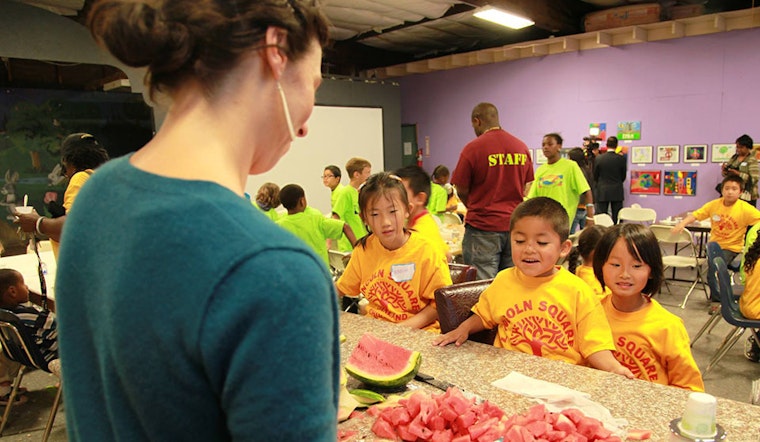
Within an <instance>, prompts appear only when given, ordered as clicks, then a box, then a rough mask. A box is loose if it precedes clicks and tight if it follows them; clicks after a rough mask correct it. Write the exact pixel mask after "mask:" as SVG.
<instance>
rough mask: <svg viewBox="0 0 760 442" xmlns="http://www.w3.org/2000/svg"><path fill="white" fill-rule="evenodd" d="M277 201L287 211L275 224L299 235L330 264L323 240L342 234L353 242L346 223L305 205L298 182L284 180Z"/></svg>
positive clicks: (336, 237)
mask: <svg viewBox="0 0 760 442" xmlns="http://www.w3.org/2000/svg"><path fill="white" fill-rule="evenodd" d="M279 198H280V202H281V203H282V206H283V207H285V208H286V209H288V214H287V215H285V216H282V217H280V219H278V220H277V225H279V226H280V227H282V228H284V229H285V230H287V231H289V232H290V233H292V234H294V235H295V236H297V237H299V238H301V239H302V240H303V241H304V242H305V243H306V244H308V245H310V246H311V248H312V249H314V251H315V252H316V253H317V255H319V257H320V258H322V260H323V261H324V262H325V265H327V266H328V268H329V266H330V258H329V256H328V253H327V240H328V239H334V240H336V241H337V240H338V239H340V237H341V236H342V235H343V234H345V235H346V238H348V240H349V241H351V244H356V237H355V236H354V232H353V231H352V230H351V226H349V225H348V224H347V223H345V222H343V221H341V220H339V219H333V218H327V217H325V216H324V215H322V214H321V213H320V212H319V210H317V209H315V208H313V207H309V206H307V205H306V194H305V192H304V191H303V188H302V187H301V186H299V185H298V184H288V185H287V186H285V187H283V188H282V190H280V196H279Z"/></svg>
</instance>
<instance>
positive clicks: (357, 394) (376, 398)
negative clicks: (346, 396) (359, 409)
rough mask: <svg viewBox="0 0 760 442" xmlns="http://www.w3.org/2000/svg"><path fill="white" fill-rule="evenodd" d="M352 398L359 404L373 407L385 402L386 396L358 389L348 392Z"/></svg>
mask: <svg viewBox="0 0 760 442" xmlns="http://www.w3.org/2000/svg"><path fill="white" fill-rule="evenodd" d="M348 392H349V393H350V394H351V396H353V397H354V399H356V400H357V401H358V402H359V403H361V404H364V405H372V404H376V403H378V402H382V401H384V400H385V396H383V395H382V394H380V393H375V392H374V391H371V390H363V389H361V388H356V389H353V390H349V391H348Z"/></svg>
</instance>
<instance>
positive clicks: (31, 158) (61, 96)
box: [0, 88, 153, 249]
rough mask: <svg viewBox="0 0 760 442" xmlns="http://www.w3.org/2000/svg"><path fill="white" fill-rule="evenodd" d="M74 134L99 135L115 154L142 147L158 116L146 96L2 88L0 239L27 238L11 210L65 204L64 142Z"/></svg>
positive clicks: (7, 244)
mask: <svg viewBox="0 0 760 442" xmlns="http://www.w3.org/2000/svg"><path fill="white" fill-rule="evenodd" d="M74 132H87V133H90V134H93V135H94V136H95V137H96V138H97V139H98V140H99V141H100V142H101V144H103V146H104V147H105V148H106V149H107V150H108V153H109V155H110V156H111V157H112V158H114V157H117V156H121V155H124V154H126V153H129V152H132V151H135V150H137V149H138V148H139V147H140V146H142V145H144V144H145V143H147V142H148V141H149V140H150V138H151V137H152V135H153V114H152V110H151V108H150V107H149V106H148V105H146V104H145V102H144V101H143V98H142V95H141V94H132V93H106V92H82V91H63V90H41V89H14V88H6V89H3V90H2V91H0V165H2V166H0V174H1V176H2V177H3V178H4V181H3V186H2V195H0V218H2V221H0V242H2V245H3V248H5V249H9V248H12V247H13V246H14V243H15V244H16V245H17V243H19V242H21V241H22V238H21V237H20V236H19V234H18V233H17V231H16V226H14V225H13V219H14V217H13V215H12V214H11V208H13V207H14V206H18V205H23V199H24V196H27V197H28V200H29V205H30V206H34V208H35V210H36V211H37V212H38V213H40V214H45V215H49V214H48V213H47V211H46V210H47V209H46V204H47V203H48V202H49V201H51V200H52V201H58V202H59V203H62V202H63V192H64V190H65V189H66V184H67V180H66V178H65V177H64V176H63V169H62V167H61V165H60V160H61V152H60V143H61V141H62V140H63V138H64V137H65V136H66V135H68V134H70V133H74Z"/></svg>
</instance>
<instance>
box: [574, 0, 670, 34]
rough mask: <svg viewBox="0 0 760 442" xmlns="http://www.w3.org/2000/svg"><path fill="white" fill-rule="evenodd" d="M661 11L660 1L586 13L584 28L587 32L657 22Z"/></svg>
mask: <svg viewBox="0 0 760 442" xmlns="http://www.w3.org/2000/svg"><path fill="white" fill-rule="evenodd" d="M661 12H662V11H661V8H660V4H659V3H642V4H640V5H630V6H621V7H619V8H610V9H605V10H604V11H598V12H592V13H590V14H586V17H585V19H584V28H585V29H586V32H591V31H599V30H602V29H612V28H621V27H624V26H633V25H644V24H647V23H657V22H658V21H660V14H661Z"/></svg>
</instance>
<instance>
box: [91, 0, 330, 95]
mask: <svg viewBox="0 0 760 442" xmlns="http://www.w3.org/2000/svg"><path fill="white" fill-rule="evenodd" d="M270 26H276V27H279V28H282V29H284V30H286V31H287V45H286V47H282V48H280V49H281V50H282V51H283V52H284V53H285V54H286V55H287V56H288V57H289V58H290V59H291V60H293V61H296V60H298V58H299V57H300V56H302V55H303V54H305V53H306V52H307V51H308V49H309V46H310V44H311V41H312V39H316V40H317V41H318V42H319V44H320V45H321V46H323V47H324V46H325V44H326V43H327V35H328V34H327V19H326V18H325V16H324V15H323V14H322V13H321V12H320V10H319V9H318V8H317V6H316V4H315V3H314V0H193V1H192V2H187V1H184V0H156V1H151V0H142V1H127V0H100V1H98V2H96V3H95V4H94V5H93V7H92V10H91V11H90V14H89V16H88V19H87V27H88V28H90V32H91V33H92V35H93V37H94V38H95V40H97V41H98V42H99V43H100V44H102V45H104V46H105V47H106V48H108V50H109V51H110V52H111V53H112V54H113V55H114V56H115V57H116V58H118V59H119V60H120V61H122V62H123V63H124V64H126V65H128V66H132V67H143V66H147V68H148V73H147V75H146V78H145V82H146V84H148V85H149V87H150V97H151V99H152V98H153V97H154V95H155V93H156V92H169V93H171V92H172V91H173V90H175V89H177V88H178V87H179V86H180V85H181V84H183V83H184V82H185V81H186V80H188V79H190V78H194V79H196V80H197V81H199V82H200V84H201V85H202V86H203V88H204V90H205V91H206V94H208V95H209V96H210V95H213V93H214V91H215V89H216V87H217V85H218V82H219V80H220V79H221V78H222V77H223V76H224V75H225V74H226V72H227V71H229V70H230V69H232V68H233V67H234V66H235V65H236V64H237V63H238V61H239V59H240V58H241V56H242V55H243V54H245V53H246V52H248V51H250V50H252V49H256V48H263V47H264V45H263V38H264V36H265V34H266V30H267V28H268V27H270Z"/></svg>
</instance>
